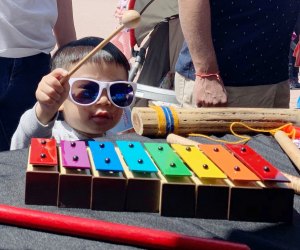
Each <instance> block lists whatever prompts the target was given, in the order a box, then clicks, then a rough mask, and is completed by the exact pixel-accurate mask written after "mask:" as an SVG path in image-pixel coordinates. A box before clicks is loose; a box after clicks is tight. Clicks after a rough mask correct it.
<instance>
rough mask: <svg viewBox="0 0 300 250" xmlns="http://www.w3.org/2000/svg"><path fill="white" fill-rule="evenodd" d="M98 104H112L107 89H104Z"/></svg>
mask: <svg viewBox="0 0 300 250" xmlns="http://www.w3.org/2000/svg"><path fill="white" fill-rule="evenodd" d="M96 104H97V105H111V102H110V100H109V98H108V95H107V91H106V89H104V90H103V91H102V93H101V96H100V98H99V100H98V101H97V103H96Z"/></svg>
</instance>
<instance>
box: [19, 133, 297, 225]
mask: <svg viewBox="0 0 300 250" xmlns="http://www.w3.org/2000/svg"><path fill="white" fill-rule="evenodd" d="M86 144H87V145H86ZM287 182H289V180H288V179H287V178H286V177H285V176H284V175H283V174H282V173H281V172H280V171H279V170H278V169H276V168H275V167H274V166H272V165H271V164H270V163H269V162H268V161H266V160H265V159H264V158H263V157H262V156H260V155H259V154H257V153H256V152H255V151H254V150H253V149H251V148H250V147H249V146H247V145H230V144H228V145H224V146H222V145H214V144H213V145H204V144H201V145H199V147H197V146H183V145H180V144H167V143H144V144H142V143H140V142H134V141H116V143H115V144H114V143H112V142H98V141H88V142H84V141H61V143H60V145H57V144H56V142H55V140H54V139H43V138H33V139H32V141H31V146H30V148H29V157H28V166H27V171H26V188H25V203H26V204H38V205H57V206H59V207H76V208H91V209H95V210H109V211H141V212H159V213H160V214H161V215H163V216H176V217H197V218H213V219H229V220H243V221H268V222H278V221H280V222H291V220H292V214H293V198H294V191H293V190H292V189H290V188H288V187H287V185H286V183H287Z"/></svg>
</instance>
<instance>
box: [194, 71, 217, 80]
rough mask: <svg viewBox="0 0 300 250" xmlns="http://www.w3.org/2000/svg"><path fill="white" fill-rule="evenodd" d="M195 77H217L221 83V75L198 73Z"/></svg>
mask: <svg viewBox="0 0 300 250" xmlns="http://www.w3.org/2000/svg"><path fill="white" fill-rule="evenodd" d="M195 76H199V77H200V78H207V77H210V76H215V77H217V79H218V80H219V81H221V76H220V75H219V73H196V74H195Z"/></svg>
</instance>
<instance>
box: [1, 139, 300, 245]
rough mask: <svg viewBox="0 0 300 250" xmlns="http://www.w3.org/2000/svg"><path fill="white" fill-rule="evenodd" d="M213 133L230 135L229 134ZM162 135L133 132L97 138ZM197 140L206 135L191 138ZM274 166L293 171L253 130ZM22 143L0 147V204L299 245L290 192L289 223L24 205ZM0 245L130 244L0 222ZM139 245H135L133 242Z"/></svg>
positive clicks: (298, 202) (299, 205)
mask: <svg viewBox="0 0 300 250" xmlns="http://www.w3.org/2000/svg"><path fill="white" fill-rule="evenodd" d="M218 138H221V139H226V140H229V141H233V140H236V139H235V138H234V137H233V136H231V135H223V136H220V137H218ZM116 139H117V140H133V141H141V142H145V141H164V140H163V139H150V138H146V137H142V136H138V135H135V134H128V135H123V136H122V137H110V138H109V139H108V138H99V139H97V140H99V141H101V140H103V141H104V140H110V141H114V140H116ZM192 139H196V140H198V141H200V142H203V143H212V142H211V141H209V140H206V139H199V138H192ZM247 144H248V145H249V146H250V147H252V148H253V149H254V150H256V151H257V152H259V153H260V154H261V155H262V156H263V157H265V158H266V159H267V160H268V161H270V162H271V163H272V164H274V166H276V167H277V168H278V169H280V170H283V171H285V172H287V173H290V174H294V175H298V173H297V171H296V169H295V167H294V165H293V164H292V163H291V161H290V160H289V158H288V157H287V155H286V154H285V153H284V152H283V151H282V149H281V148H280V146H279V145H278V144H277V142H276V141H275V139H274V138H273V137H271V136H267V135H262V134H258V135H254V136H253V137H252V139H251V140H250V141H249V142H248V143H247ZM27 158H28V149H22V150H15V151H7V152H1V153H0V178H1V180H0V199H1V203H2V204H8V205H12V206H17V207H24V208H30V209H36V210H41V211H48V212H53V213H58V214H66V215H74V216H80V217H84V218H93V219H99V220H104V221H110V222H117V223H124V224H126V225H136V226H142V227H146V228H155V229H159V230H168V231H172V232H178V233H182V234H186V235H190V236H198V237H204V238H211V239H221V240H228V241H231V242H238V243H244V244H247V245H248V246H249V247H250V248H251V249H299V248H300V237H299V236H300V216H299V212H300V198H299V197H298V196H296V195H295V198H294V214H293V223H292V224H284V223H257V222H244V221H228V220H211V219H196V218H176V217H175V218H174V217H163V216H160V215H159V214H156V213H137V212H108V211H94V210H90V209H75V208H58V207H55V206H36V205H30V206H29V205H25V203H24V191H25V172H26V167H27ZM0 248H1V249H135V248H136V247H133V246H126V245H117V244H113V243H109V242H100V241H95V240H90V239H84V238H79V237H73V236H68V235H60V234H55V233H48V232H43V231H37V230H30V229H26V228H20V227H15V226H10V225H4V224H0ZM136 249H139V248H136Z"/></svg>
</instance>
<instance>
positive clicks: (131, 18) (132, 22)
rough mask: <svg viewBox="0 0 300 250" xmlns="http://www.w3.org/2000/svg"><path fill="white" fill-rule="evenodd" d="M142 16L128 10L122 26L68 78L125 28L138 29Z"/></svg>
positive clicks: (81, 61) (89, 54) (94, 50)
mask: <svg viewBox="0 0 300 250" xmlns="http://www.w3.org/2000/svg"><path fill="white" fill-rule="evenodd" d="M140 19H141V17H140V14H139V13H138V12H137V11H135V10H128V11H126V12H124V14H123V16H122V24H121V25H120V27H118V28H117V29H116V30H115V31H114V32H113V33H111V34H110V35H109V36H108V37H107V38H105V39H104V40H103V41H102V42H101V43H100V44H99V45H98V46H97V47H95V48H94V49H93V50H92V51H91V52H90V53H88V54H87V55H86V56H85V57H84V58H82V59H81V60H80V61H79V62H78V63H77V64H76V65H75V66H74V67H73V68H72V69H71V70H70V71H69V72H68V76H67V77H66V78H69V77H70V76H71V75H73V74H74V73H75V72H76V71H77V70H78V69H79V68H80V67H81V66H82V65H83V64H84V63H85V62H86V61H87V60H88V59H89V58H91V57H92V56H93V55H94V54H95V53H96V52H97V51H99V50H100V49H102V48H103V47H104V46H105V45H106V44H107V43H109V41H110V40H111V39H112V38H113V37H114V36H116V35H117V34H118V33H119V32H120V31H121V30H123V29H124V28H132V29H133V28H136V27H137V26H138V25H139V22H140Z"/></svg>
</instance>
